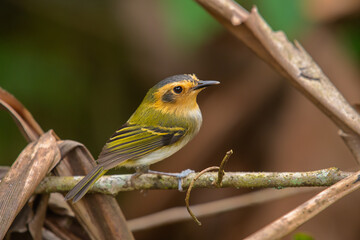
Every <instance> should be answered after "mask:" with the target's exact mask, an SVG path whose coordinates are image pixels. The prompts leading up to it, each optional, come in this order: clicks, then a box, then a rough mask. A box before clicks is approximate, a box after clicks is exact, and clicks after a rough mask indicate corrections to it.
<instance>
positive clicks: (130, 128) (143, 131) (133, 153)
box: [97, 124, 186, 169]
mask: <svg viewBox="0 0 360 240" xmlns="http://www.w3.org/2000/svg"><path fill="white" fill-rule="evenodd" d="M185 132H186V129H184V128H181V127H148V126H137V125H129V124H125V125H123V126H122V128H120V129H119V130H117V131H116V132H115V133H114V134H113V135H112V136H111V138H110V139H109V141H108V142H107V143H106V145H105V146H104V148H103V150H102V152H101V153H100V155H99V158H98V160H97V162H98V164H101V165H102V166H103V167H104V169H110V168H113V167H115V166H116V165H118V164H120V163H121V162H123V161H125V160H128V159H132V160H136V159H138V158H141V157H143V156H145V155H147V154H149V153H151V152H153V151H155V150H157V149H159V148H161V147H164V146H167V145H170V144H173V143H175V142H177V141H179V139H181V137H182V136H184V134H185Z"/></svg>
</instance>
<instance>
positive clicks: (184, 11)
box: [0, 0, 360, 239]
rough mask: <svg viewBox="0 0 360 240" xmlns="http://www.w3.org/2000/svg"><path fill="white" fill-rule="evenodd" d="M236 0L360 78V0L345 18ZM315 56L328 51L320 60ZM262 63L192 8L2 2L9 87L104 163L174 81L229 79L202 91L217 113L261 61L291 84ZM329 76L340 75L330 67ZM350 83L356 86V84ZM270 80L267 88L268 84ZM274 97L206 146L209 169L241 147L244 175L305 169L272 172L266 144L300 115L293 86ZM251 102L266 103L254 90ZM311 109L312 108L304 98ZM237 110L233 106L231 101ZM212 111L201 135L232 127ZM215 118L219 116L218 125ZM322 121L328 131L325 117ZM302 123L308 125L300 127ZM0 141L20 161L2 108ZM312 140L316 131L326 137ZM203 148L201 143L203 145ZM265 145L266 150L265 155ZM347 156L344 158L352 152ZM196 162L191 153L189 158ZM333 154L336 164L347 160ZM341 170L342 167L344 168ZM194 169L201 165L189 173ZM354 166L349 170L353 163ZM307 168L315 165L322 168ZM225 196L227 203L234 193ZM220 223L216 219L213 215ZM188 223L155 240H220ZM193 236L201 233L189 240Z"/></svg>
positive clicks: (47, 124)
mask: <svg viewBox="0 0 360 240" xmlns="http://www.w3.org/2000/svg"><path fill="white" fill-rule="evenodd" d="M238 2H239V3H240V4H241V5H242V6H244V7H245V8H247V9H248V10H250V9H251V7H252V6H253V5H256V6H257V7H258V9H259V12H260V13H261V14H262V16H263V17H264V19H266V21H267V22H268V23H269V24H270V25H271V27H272V28H273V29H274V30H282V31H284V32H285V33H286V34H287V36H288V38H289V39H291V40H293V39H299V40H300V41H304V42H305V43H304V44H305V47H306V48H307V49H309V51H310V54H314V55H315V60H319V63H320V65H321V66H323V67H325V69H324V70H325V72H326V67H327V66H331V65H329V63H328V62H326V61H329V60H333V61H337V60H339V59H338V58H337V57H335V55H333V54H334V53H337V52H340V55H341V56H342V57H344V59H346V62H349V64H348V65H346V66H345V67H341V69H342V70H343V71H344V72H346V73H348V72H349V70H348V69H352V70H351V71H354V72H355V73H356V74H357V73H358V71H357V70H358V69H359V68H358V66H359V61H360V17H359V12H360V11H359V6H358V5H359V4H357V3H356V2H354V3H353V4H354V5H350V2H353V1H350V2H349V4H347V3H346V4H345V3H341V4H342V6H345V5H346V6H347V5H349V7H348V8H345V10H343V9H344V8H341V9H342V10H341V11H340V10H339V11H336V9H339V8H337V7H336V4H340V3H337V2H336V1H329V2H328V3H327V5H326V6H325V5H324V1H321V0H318V1H311V0H309V1H301V0H296V1H288V0H257V1H238ZM331 6H334V7H333V8H331ZM334 9H335V10H334ZM346 9H347V10H346ZM329 39H331V41H333V42H334V44H333V43H332V42H331V44H332V45H331V46H330V45H325V43H324V42H325V40H326V43H328V42H327V41H328V40H329ZM329 44H330V43H329ZM320 45H322V46H323V47H324V48H322V50H319V46H320ZM327 46H329V47H328V48H327ZM334 46H335V47H334ZM325 48H326V49H325ZM334 49H335V50H334ZM317 51H318V52H321V53H319V54H318V53H317ZM336 56H338V55H336ZM322 60H324V62H323V63H322V62H321V61H322ZM341 62H343V61H341ZM262 64H263V63H261V61H260V60H259V59H258V58H256V56H254V54H252V53H250V52H249V51H248V50H247V49H246V48H245V47H244V46H243V45H242V43H241V42H239V41H237V40H236V39H235V38H234V37H232V36H231V35H230V34H229V33H228V32H227V31H226V30H225V29H224V28H223V27H222V26H221V25H220V24H219V23H218V22H217V21H216V20H214V19H213V18H212V17H211V16H210V15H209V14H208V13H207V12H206V11H204V10H203V9H202V8H201V7H200V6H199V5H198V4H197V3H196V2H194V1H191V0H182V1H179V0H153V1H149V0H142V1H141V0H136V1H93V0H91V1H60V0H53V1H45V0H35V1H8V0H3V1H0V87H2V88H4V89H5V90H7V91H9V92H10V93H11V94H13V95H14V96H15V97H16V98H18V99H19V100H20V101H21V102H22V103H23V104H24V105H25V106H26V107H27V109H28V110H29V111H30V112H31V113H32V115H33V116H34V118H35V119H36V120H37V121H38V123H39V124H40V126H41V127H42V128H43V129H44V130H45V131H46V130H48V129H54V130H55V132H56V133H57V134H58V136H59V137H60V138H62V139H72V140H76V141H79V142H82V143H84V144H85V146H87V147H88V149H89V150H90V151H91V153H92V154H93V155H94V157H96V156H97V155H98V153H99V152H100V150H101V148H102V147H103V145H104V143H105V142H106V140H107V139H108V137H109V136H110V135H111V134H112V133H113V132H114V131H115V129H116V128H118V127H120V126H121V125H122V124H123V123H124V122H125V121H126V120H127V119H128V117H129V116H130V115H131V114H132V112H133V111H134V110H135V109H136V107H137V106H138V104H139V103H140V102H141V100H142V98H143V96H144V95H145V93H146V91H147V90H148V89H149V88H150V87H151V86H153V85H154V84H155V83H157V82H158V81H160V80H162V79H164V78H165V77H168V76H170V75H175V74H181V73H195V74H197V75H198V77H199V78H200V79H214V80H219V81H221V82H222V85H221V86H220V87H219V88H217V89H215V88H214V89H211V90H209V91H206V93H205V92H204V93H203V94H201V96H200V99H199V102H200V107H201V105H206V103H207V102H209V105H210V102H212V103H213V106H215V105H216V104H217V100H216V99H222V98H225V97H224V96H227V95H229V97H230V96H232V95H231V94H230V93H229V92H228V91H229V89H231V87H232V86H238V85H236V84H237V83H238V82H241V83H242V82H244V85H245V86H246V84H245V83H246V79H252V82H256V81H257V79H259V77H257V75H256V74H259V72H262V70H259V69H260V68H258V67H257V66H258V65H261V69H263V68H264V69H266V71H270V73H271V74H270V73H269V78H272V79H271V81H272V80H273V79H276V80H277V79H281V77H279V76H278V75H277V74H275V73H274V75H273V73H272V71H271V70H267V68H266V66H264V67H262V66H263V65H262ZM334 64H335V63H334ZM264 71H265V70H264ZM266 71H265V72H266ZM329 71H330V75H331V74H332V73H331V69H330V70H329ZM338 72H341V71H338ZM270 75H271V76H270ZM331 76H335V77H334V79H335V80H336V79H339V81H336V83H337V84H339V85H338V86H339V88H340V89H341V90H344V91H345V92H346V91H347V90H346V89H348V88H353V89H356V88H354V87H352V86H351V85H349V84H348V83H344V85H341V81H342V80H341V77H339V78H337V77H336V74H335V73H334V75H331ZM356 76H358V75H356ZM260 78H264V77H263V76H262V77H260ZM344 78H346V79H348V78H347V77H346V76H344ZM354 78H355V79H356V78H357V77H354ZM357 80H359V79H357ZM274 82H276V81H274ZM261 84H262V83H259V87H260V86H261ZM356 84H359V82H357V83H355V85H356ZM260 88H261V87H260ZM274 89H276V90H274V91H273V92H272V93H271V94H269V97H267V98H266V100H264V101H263V102H264V104H262V105H261V107H259V108H256V107H254V109H255V110H249V113H244V114H243V115H244V116H250V117H248V118H245V117H239V120H238V121H237V122H236V123H235V122H234V123H233V125H232V127H231V128H230V127H229V128H228V130H227V131H228V132H227V135H224V136H223V137H221V138H219V139H217V140H216V141H215V140H214V146H216V147H215V148H212V147H211V146H205V147H203V149H204V150H205V149H213V152H212V153H213V154H212V153H209V154H210V156H214V158H216V159H213V160H212V162H211V163H213V164H217V163H218V162H219V159H221V157H222V156H223V154H224V153H225V152H226V151H227V150H228V149H229V148H233V149H234V150H235V154H237V153H238V154H239V155H237V158H239V159H243V161H242V162H240V161H237V162H236V163H231V164H234V165H233V166H236V168H235V169H233V170H234V171H235V170H239V169H241V170H243V169H246V170H272V171H274V170H279V171H280V170H288V169H293V170H299V168H296V166H298V165H293V168H291V167H290V168H289V167H287V166H284V167H283V168H276V167H274V165H269V164H264V163H265V162H267V161H268V156H269V153H270V150H271V149H273V148H274V147H273V146H272V145H271V144H273V140H270V139H273V138H272V137H266V138H265V137H264V136H272V135H271V134H272V133H271V131H272V130H273V129H274V126H279V127H280V126H284V122H282V121H280V122H279V121H278V120H277V119H282V118H281V116H289V114H290V115H291V113H289V112H286V111H285V110H284V109H286V106H287V104H288V103H289V102H291V101H288V99H289V98H288V97H289V96H292V95H291V94H295V95H296V94H297V93H293V92H292V90H289V89H290V88H289V87H288V84H287V83H285V82H284V83H281V84H278V85H276V87H274ZM242 91H245V92H246V88H245V90H241V91H240V90H239V92H240V93H241V92H242ZM269 91H270V90H269ZM216 94H218V95H216ZM249 94H250V93H249ZM251 94H252V92H251ZM235 95H236V93H234V96H235ZM253 95H254V96H257V95H256V94H255V93H254V94H253ZM263 95H264V94H259V96H263ZM296 96H297V95H296ZM347 97H349V98H350V99H351V100H354V101H355V100H357V99H356V95H351V94H349V95H347ZM249 99H250V98H249ZM302 101H305V102H306V100H304V99H302ZM229 102H230V103H231V99H230V100H229ZM253 102H256V101H255V100H253V99H250V100H249V101H242V102H241V104H248V105H251V104H252V103H253ZM230 103H229V104H228V105H224V106H223V108H228V109H234V110H231V111H233V112H236V111H237V107H238V102H236V101H235V100H234V101H233V102H232V103H233V105H231V104H230ZM219 105H220V103H219ZM309 105H310V104H309ZM310 108H311V106H310ZM204 109H205V111H204V128H203V130H202V131H204V132H210V131H211V129H213V128H210V127H209V128H206V124H207V122H208V123H209V124H208V126H210V125H211V124H210V123H212V124H214V125H213V126H218V125H221V124H224V125H226V124H225V123H224V120H223V119H222V117H224V116H223V115H222V114H217V112H215V109H217V108H216V107H212V106H208V107H204ZM291 109H294V108H291ZM311 109H312V108H311ZM212 111H213V112H212ZM231 111H229V118H231ZM289 111H290V110H289ZM212 113H214V114H212ZM211 116H213V118H211ZM214 116H215V118H216V116H217V117H218V119H214ZM284 121H285V120H284ZM324 121H325V122H326V123H327V120H324ZM236 124H238V125H236ZM300 124H302V123H300ZM325 125H326V124H325ZM330 125H331V123H330ZM298 127H299V124H297V125H294V127H293V128H292V129H294V128H298ZM269 129H272V130H269ZM332 130H333V129H332ZM221 131H225V130H221ZM0 133H1V134H0V165H11V164H12V162H13V161H14V160H15V159H16V157H17V156H18V154H19V153H20V152H21V150H22V149H23V148H24V147H25V146H26V144H27V143H26V141H25V140H24V138H23V136H22V135H21V133H20V132H19V130H18V129H17V127H16V125H15V124H14V122H13V120H12V119H11V117H10V115H9V114H8V113H7V112H5V111H0ZM203 134H206V133H203ZM313 134H315V135H316V130H314V132H313ZM319 134H320V133H319ZM278 135H279V134H277V135H275V136H278ZM203 136H205V135H203ZM334 136H335V135H334ZM306 137H309V136H306ZM335 137H336V136H335ZM204 138H205V137H204ZM199 139H202V138H201V137H199ZM198 142H200V140H198ZM198 142H194V144H199V145H200V143H198ZM336 143H338V142H336ZM259 144H263V145H264V146H265V147H263V148H261V149H262V150H259V147H258V145H259ZM324 144H327V143H324ZM263 145H261V146H263ZM327 147H328V146H327ZM324 148H325V147H324ZM297 149H299V147H297ZM300 149H301V147H300ZM334 151H335V150H334ZM209 152H210V150H209ZM299 152H300V150H299ZM339 152H340V153H343V152H344V150H343V149H341V150H339ZM310 153H311V154H312V153H313V152H311V151H310ZM179 154H181V153H179ZM187 154H188V155H186V154H185V155H182V156H190V155H191V154H189V153H187ZM211 154H212V155H211ZM270 155H271V154H270ZM333 156H334V158H335V156H339V155H336V154H335V155H333ZM346 156H347V155H346ZM194 158H196V157H194ZM244 159H247V160H244ZM195 161H200V160H198V159H194V161H193V162H195ZM193 162H192V163H193ZM211 163H210V162H209V161H207V162H204V164H203V165H198V166H196V167H197V168H199V169H201V168H202V167H207V166H209V165H210V164H211ZM262 164H263V165H262ZM330 164H332V163H330ZM334 164H335V165H336V163H335V160H334ZM300 165H301V164H300ZM319 165H320V164H319ZM200 166H201V167H200ZM230 166H232V165H230ZM301 166H305V165H301ZM337 166H338V165H337ZM192 167H193V164H191V163H188V164H187V166H185V168H192ZM320 167H323V165H321V166H320ZM346 167H349V168H350V167H351V165H349V166H346ZM160 168H162V170H166V169H170V170H172V171H178V170H182V169H181V168H182V166H181V167H179V166H177V165H176V162H174V161H172V162H171V161H170V162H169V163H161V165H160ZM300 168H301V167H300ZM304 168H305V169H313V168H315V166H306V167H304ZM199 169H196V170H199ZM300 170H304V169H300ZM223 194H224V196H225V195H227V194H228V195H229V194H230V192H227V193H226V194H225V193H223ZM232 194H233V193H232ZM230 195H231V194H230ZM176 196H177V197H176V198H177V200H174V198H171V199H172V200H171V201H170V200H169V201H167V202H166V204H163V205H159V206H157V207H154V208H153V209H150V210H148V212H147V213H149V212H153V211H157V210H161V209H163V208H165V207H169V206H172V205H177V204H178V205H182V199H183V196H182V195H176ZM219 196H220V197H221V196H222V195H221V194H220V195H219ZM124 198H126V197H124ZM150 198H151V197H148V200H144V198H140V200H138V201H140V202H141V201H150V200H149V199H150ZM154 198H155V197H154ZM130 199H132V198H130ZM145 199H146V198H145ZM178 199H180V200H178ZM199 199H200V200H199V202H201V201H204V199H203V198H201V197H200V198H199ZM124 201H125V200H124ZM134 212H135V210H134ZM134 212H131V210H128V213H127V212H126V210H125V213H126V214H128V215H130V216H132V217H134V216H138V215H144V214H145V213H139V212H136V213H134ZM225 217H226V216H225ZM232 217H234V216H232ZM213 222H214V223H213V224H215V223H216V221H215V220H214V219H213ZM255 225H256V224H255ZM181 226H182V227H184V228H185V229H187V230H186V231H180V230H179V231H177V234H176V236H173V235H172V237H169V238H166V237H165V236H167V235H166V234H165V233H164V235H161V234H162V233H159V232H156V233H155V235H157V236H160V237H159V238H158V239H162V238H164V239H183V238H184V237H189V238H191V239H199V238H203V237H205V236H207V235H206V234H210V235H211V234H213V235H211V236H213V237H214V238H213V239H217V238H216V237H215V236H218V235H216V234H215V235H214V233H213V232H212V231H209V230H210V226H213V225H211V223H208V225H207V226H208V227H209V228H206V227H203V228H202V230H199V229H198V228H194V226H193V225H192V223H190V225H181ZM189 226H190V227H189ZM205 226H206V224H205ZM257 227H258V226H257ZM175 228H176V227H175V226H173V227H171V228H170V230H169V229H168V230H169V231H171V230H172V231H173V230H174V229H175ZM249 229H251V228H249ZM228 230H229V229H228ZM161 231H163V230H161ZM206 231H208V232H207V233H206ZM233 231H235V230H233ZM163 232H164V231H163ZM165 232H166V231H165ZM189 232H191V233H192V234H190V235H189ZM194 232H196V233H194ZM199 232H200V233H199ZM146 236H147V235H146V234H142V235H141V234H140V235H136V237H138V238H139V239H147V237H146ZM195 236H196V237H198V238H195ZM229 236H230V235H229ZM222 237H224V238H221V239H227V238H226V236H222ZM219 239H220V236H219ZM228 239H231V238H230V237H229V238H228ZM322 239H325V238H322ZM326 239H330V238H326ZM348 239H350V238H348Z"/></svg>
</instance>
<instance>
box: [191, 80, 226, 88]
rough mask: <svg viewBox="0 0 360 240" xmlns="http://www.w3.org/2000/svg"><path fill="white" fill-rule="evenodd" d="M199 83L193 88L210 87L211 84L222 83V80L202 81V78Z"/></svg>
mask: <svg viewBox="0 0 360 240" xmlns="http://www.w3.org/2000/svg"><path fill="white" fill-rule="evenodd" d="M197 83H198V84H197V85H196V86H195V87H193V88H192V89H193V90H198V89H201V88H204V87H208V86H211V85H217V84H220V82H218V81H202V80H199V81H198V82H197Z"/></svg>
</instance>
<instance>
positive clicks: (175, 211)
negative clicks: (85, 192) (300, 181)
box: [128, 188, 318, 231]
mask: <svg viewBox="0 0 360 240" xmlns="http://www.w3.org/2000/svg"><path fill="white" fill-rule="evenodd" d="M316 190H318V188H288V189H282V190H274V189H264V190H259V191H255V192H251V193H247V194H243V195H240V196H236V197H230V198H226V199H221V200H217V201H212V202H207V203H202V204H198V205H193V206H192V207H191V209H192V211H193V213H194V214H195V215H196V216H197V217H208V216H212V215H215V214H219V213H225V212H230V211H233V210H235V209H239V208H243V207H248V206H252V205H256V204H261V203H265V202H269V201H274V200H277V199H282V198H285V197H289V196H293V195H296V194H301V193H306V192H310V191H316ZM191 219H192V218H191V217H190V216H189V213H188V212H187V209H186V207H174V208H170V209H166V210H163V211H160V212H156V213H154V214H150V215H147V216H143V217H139V218H136V219H131V220H128V225H129V228H130V229H131V231H140V230H144V229H149V228H154V227H157V226H163V225H168V224H172V223H176V222H180V221H188V220H191Z"/></svg>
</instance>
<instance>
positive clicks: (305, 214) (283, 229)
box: [246, 171, 360, 240]
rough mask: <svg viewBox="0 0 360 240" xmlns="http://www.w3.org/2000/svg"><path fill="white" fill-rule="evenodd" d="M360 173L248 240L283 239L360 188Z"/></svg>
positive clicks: (337, 184)
mask: <svg viewBox="0 0 360 240" xmlns="http://www.w3.org/2000/svg"><path fill="white" fill-rule="evenodd" d="M359 179H360V171H359V172H356V173H353V174H352V175H351V176H349V177H347V178H345V179H343V180H341V181H340V182H338V183H336V184H334V185H333V186H331V187H329V188H327V189H325V190H324V191H322V192H320V193H319V194H317V195H316V196H315V197H313V198H311V199H310V200H308V201H307V202H305V203H303V204H301V205H300V206H298V207H297V208H295V209H294V210H292V211H291V212H289V213H288V214H285V215H284V216H282V217H281V218H279V219H278V220H276V221H274V222H273V223H271V224H269V225H268V226H266V227H264V228H263V229H260V230H259V231H257V232H256V233H254V234H252V235H251V236H249V237H247V238H246V240H272V239H281V238H283V237H284V236H286V235H287V234H289V233H291V232H292V231H294V230H295V229H296V228H298V227H299V226H300V225H302V224H303V223H305V222H306V221H308V220H309V219H311V218H313V217H314V216H316V215H317V214H318V213H320V212H321V211H323V210H324V209H326V208H327V207H329V206H330V205H332V204H333V203H335V202H336V201H337V200H339V199H341V198H343V197H344V196H346V195H348V194H349V193H352V192H353V191H355V190H357V189H358V188H360V181H359Z"/></svg>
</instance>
